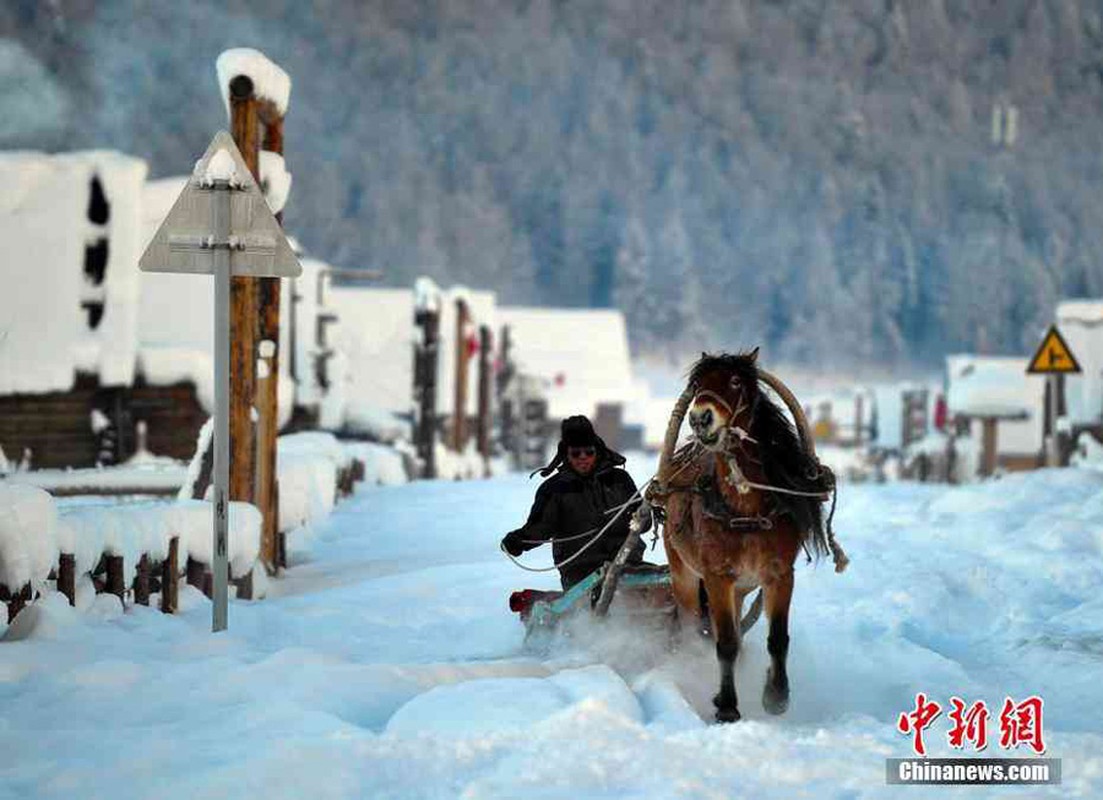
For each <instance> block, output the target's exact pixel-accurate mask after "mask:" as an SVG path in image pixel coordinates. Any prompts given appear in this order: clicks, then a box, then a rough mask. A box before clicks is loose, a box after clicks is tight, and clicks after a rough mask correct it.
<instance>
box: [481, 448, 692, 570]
mask: <svg viewBox="0 0 1103 800" xmlns="http://www.w3.org/2000/svg"><path fill="white" fill-rule="evenodd" d="M692 463H693V459H692V458H690V459H688V460H687V461H686V463H685V464H683V465H682V466H681V467H679V468H678V469H677V470H676V471H675V472H674V474H673V475H671V476H670V477H672V478H673V477H674V476H675V475H677V474H678V473H680V472H681V471H682V470H684V469H685V468H686V467H688V466H689V465H690V464H692ZM654 480H655V476H654V475H652V476H651V477H650V478H648V479H647V480H646V481H644V482H643V484H642V485H641V486H640V488H638V489H636V491H635V493H634V494H633V495H632V496H631V497H630V498H628V500H627V501H626V502H624V503H622V504H621V505H619V506H613V508H609V509H606V510H605V513H606V514H609V513H612V512H613V511H616V512H617V513H616V514H615V515H614V516H613V518H612V519H611V520H609V521H608V522H606V523H605V525H604V526H603V527H602V528H601V529H600V530H598V529H597V528H591V529H590V530H588V531H586V532H585V533H579V534H576V535H574V536H570V537H566V538H555V539H540V540H535V539H522V540H521V541H523V542H526V543H528V544H533V543H536V544H550V543H552V542H570V541H574V540H575V539H581V538H582V537H584V536H588V535H589V534H590V533H593V531H595V530H596V531H597V533H596V534H594V538H593V539H591V540H590V541H588V542H586V544H584V545H582V547H581V548H580V549H579V550H578V552H576V553H575V554H574V555H572V556H571V557H570V558H568V559H566V560H565V561H560V562H559V563H553V564H552V565H551V566H550V567H543V568H539V567H526V566H525V565H524V564H522V563H521V562H520V561H518V560H517V558H516V557H515V556H514V555H513V554H511V553H509V552H508V551H507V550H506V548H505V545H499V549H500V550H501V551H502V552H503V553H505V554H506V558H508V559H509V560H510V561H512V562H513V563H514V564H516V565H517V566H518V567H520V568H521V569H523V570H525V572H552V571H553V570H557V569H559V568H560V567H565V566H566V565H567V564H570V563H571V562H572V561H574V560H575V559H576V558H578V557H579V556H580V555H582V554H583V553H584V552H586V550H588V549H589V548H590V547H591V546H592V545H593V544H594V542H596V541H597V540H598V539H600V538H601V537H602V535H603V534H604V533H605V531H607V530H609V528H611V527H612V525H613V523H614V522H616V521H617V520H618V519H620V517H621V515H622V514H623V513H624V512H625V511H626V510H627V508H628V506H630V505H631V504H632V503H634V502H635V501H636V500H637V499H643V493H644V490H645V489H647V488H648V487H649V486H650V485H651V484H652V482H653V481H654ZM645 505H646V507H647V508H649V509H650V503H647V502H646V501H645Z"/></svg>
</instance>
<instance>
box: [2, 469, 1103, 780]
mask: <svg viewBox="0 0 1103 800" xmlns="http://www.w3.org/2000/svg"><path fill="white" fill-rule="evenodd" d="M633 466H634V468H635V469H634V472H635V474H636V475H637V477H638V478H642V477H646V475H647V474H649V471H650V467H651V465H650V464H646V463H638V462H637V463H635V464H634V465H633ZM535 486H536V481H535V480H533V481H531V482H530V481H528V480H526V479H525V478H524V477H523V476H516V475H511V476H506V477H502V478H497V479H494V480H489V481H469V482H459V483H454V482H447V481H439V482H419V483H414V484H409V485H404V486H387V487H361V488H360V489H359V491H358V493H357V494H356V496H355V497H354V498H352V500H351V501H349V502H345V503H342V504H340V505H338V506H337V508H336V509H335V510H334V512H333V514H332V516H330V517H329V518H328V519H327V520H326V521H324V522H321V523H319V524H317V525H315V526H313V541H311V542H306V541H303V540H293V541H292V543H291V544H292V547H297V548H299V549H297V550H293V552H292V557H293V567H292V568H291V569H290V570H289V571H288V572H287V573H286V576H285V577H283V578H281V579H280V580H277V581H274V582H273V583H272V585H271V586H270V587H269V597H268V599H267V600H264V601H261V602H244V601H234V602H233V603H232V606H231V609H230V629H229V631H228V632H226V633H223V634H219V635H216V636H212V635H211V633H210V632H209V626H210V606H209V605H208V604H207V602H206V601H205V600H203V599H201V598H197V597H195V596H194V595H193V594H188V595H187V596H186V598H187V599H186V603H185V608H186V610H185V612H184V613H182V614H180V615H178V616H173V617H167V616H164V615H161V614H160V613H158V612H156V611H154V610H151V609H147V608H144V607H133V608H129V609H128V610H127V611H126V613H125V614H122V613H120V612H119V609H118V608H117V606H111V605H110V604H107V603H102V604H96V605H94V606H93V607H92V609H91V610H90V611H88V612H85V613H83V614H80V613H78V612H75V611H73V610H71V609H70V608H69V607H68V606H67V605H64V604H63V603H61V602H58V598H57V596H56V595H54V596H47V597H46V598H44V599H43V600H41V601H39V603H38V606H37V611H36V612H35V614H36V618H35V619H34V620H31V621H32V622H33V623H34V624H33V625H31V624H26V625H24V626H23V627H24V630H23V631H22V634H29V635H28V637H27V638H25V639H22V640H19V641H6V642H0V709H3V712H2V713H0V754H2V755H0V796H2V797H63V796H64V797H112V798H120V797H148V796H154V795H155V796H158V797H181V798H192V797H216V796H221V797H226V796H247V797H248V796H265V797H303V796H308V797H312V798H329V797H334V798H336V797H341V798H345V797H348V798H353V797H370V798H526V800H527V799H529V798H583V797H585V798H614V797H616V798H682V797H686V798H735V797H749V798H756V800H757V799H758V798H792V797H802V796H806V797H812V796H815V797H818V798H822V797H840V798H841V797H846V798H864V797H886V796H906V797H930V796H939V797H942V796H947V797H960V796H968V797H974V796H1000V797H1002V796H1018V797H1024V796H1029V797H1038V796H1052V797H1099V796H1100V795H1103V756H1101V755H1100V753H1101V752H1103V724H1101V722H1100V719H1099V713H1100V709H1101V708H1103V682H1101V681H1100V678H1099V676H1100V675H1101V674H1103V670H1101V667H1103V597H1101V596H1100V587H1101V586H1103V558H1101V556H1103V474H1100V473H1098V472H1094V471H1089V470H1078V469H1068V470H1061V471H1054V470H1051V471H1040V472H1036V473H1032V474H1016V475H1011V476H1008V477H1005V478H1003V479H1001V480H999V481H994V482H987V483H983V484H977V485H972V486H967V487H957V488H949V487H945V486H935V485H914V484H885V485H871V484H863V485H848V486H843V488H842V491H841V493H840V501H839V510H838V514H837V517H836V528H837V530H838V532H839V536H840V538H841V540H842V542H843V543H844V545H845V546H846V548H847V550H848V553H849V554H850V556H851V558H852V564H851V567H850V569H849V570H848V571H847V572H846V573H845V574H844V575H842V576H839V575H836V574H834V573H833V572H832V570H831V568H830V564H829V562H824V563H821V564H819V565H806V564H803V563H802V564H801V565H799V567H798V574H797V586H796V591H795V595H794V602H793V611H792V615H791V626H790V629H791V630H790V632H791V635H792V644H791V648H790V659H789V665H790V680H791V683H792V689H793V695H792V705H791V708H790V710H789V712H788V713H787V714H786V715H784V716H782V717H770V716H768V715H766V714H765V712H764V711H763V710H762V707H761V703H760V700H759V698H760V695H761V687H762V680H763V675H764V672H765V667H766V663H767V658H766V656H765V643H764V639H765V626H764V625H763V624H762V623H759V625H758V626H756V628H755V629H754V630H753V631H752V632H751V633H750V634H749V636H748V638H747V641H746V648H745V650H744V653H743V654H742V656H741V658H740V663H739V666H738V670H737V673H738V688H739V691H740V706H741V710H742V712H743V714H744V720H743V721H742V722H739V723H737V724H735V725H730V726H718V725H712V724H708V723H707V720H708V719H710V718H711V712H712V709H711V704H710V701H709V698H710V697H711V695H712V693H713V692H714V690H715V686H716V674H717V670H716V665H715V661H714V658H713V655H712V653H711V652H710V650H711V648H710V647H708V646H706V645H704V644H703V643H698V642H695V641H694V642H684V643H683V645H682V647H681V649H679V650H678V651H677V652H675V653H670V652H668V651H667V650H666V648H665V646H664V645H665V643H666V640H665V637H664V636H662V635H661V634H658V633H656V632H652V631H648V630H645V629H640V628H636V627H632V626H630V625H628V624H626V623H625V621H624V620H623V619H619V620H618V619H614V620H613V621H612V623H611V624H607V625H605V626H601V625H599V624H597V623H595V622H592V621H589V620H583V621H582V622H580V623H578V624H576V625H575V626H573V627H572V628H571V634H572V635H571V636H570V637H567V638H561V639H559V640H557V641H555V642H553V644H552V646H551V648H550V649H549V650H548V651H546V652H543V653H529V652H526V651H525V650H524V649H523V648H522V639H523V631H522V628H521V626H520V623H519V622H518V621H517V619H516V618H515V617H514V615H513V614H511V613H510V611H509V609H508V608H507V598H508V596H509V593H510V591H511V590H513V589H517V588H521V587H523V586H531V587H537V588H541V587H553V586H555V585H556V584H557V580H556V578H555V576H554V573H552V574H539V575H537V574H531V573H522V572H520V571H519V570H518V569H517V568H516V567H514V566H513V565H512V564H511V563H510V562H508V561H507V560H506V559H505V557H504V556H503V555H502V554H501V553H500V552H499V550H498V547H497V543H498V540H499V538H500V537H501V535H502V534H503V533H504V532H505V531H507V530H509V529H511V528H513V527H515V526H516V525H517V524H519V523H520V522H521V521H522V519H523V517H524V514H525V513H526V511H527V509H528V504H529V501H530V500H531V497H532V493H533V491H534V490H535ZM307 545H309V547H308V548H307ZM545 549H546V548H545ZM661 549H662V548H661V545H660V546H659V548H658V549H657V550H656V551H655V553H654V554H652V555H658V554H659V553H661ZM524 561H525V563H526V564H528V565H530V566H546V565H547V564H548V563H549V561H548V554H547V553H544V552H542V551H540V550H538V551H534V552H533V553H530V554H527V555H526V556H525V559H524ZM28 629H29V630H28ZM916 692H924V693H925V694H927V696H928V697H930V698H932V699H935V700H936V701H937V702H939V703H941V704H942V705H943V707H944V708H945V707H948V705H949V700H950V697H951V696H953V695H956V696H959V697H961V698H963V699H965V700H966V701H967V702H972V701H974V700H984V701H985V702H987V704H988V707H989V709H990V711H991V714H992V718H991V719H990V722H989V726H990V730H989V738H990V744H989V748H988V750H987V751H986V752H985V753H984V755H985V756H1005V755H1013V756H1025V755H1028V753H1027V752H1024V751H1023V750H1018V751H1013V752H1006V751H1004V750H1002V749H1001V748H1000V747H999V746H998V738H999V737H998V727H997V722H996V718H997V717H998V714H999V708H1000V706H1001V704H1002V703H1003V700H1004V698H1005V696H1010V697H1012V698H1015V699H1016V700H1022V699H1025V698H1026V697H1027V696H1029V695H1033V694H1037V695H1040V696H1041V697H1042V698H1044V700H1045V716H1044V734H1045V742H1046V745H1047V747H1048V750H1047V753H1046V755H1047V756H1049V757H1054V758H1061V759H1062V761H1063V776H1062V777H1063V783H1062V785H1060V786H1054V787H1029V788H1024V789H1012V788H1010V787H967V788H956V789H955V788H950V787H939V788H937V789H935V790H934V791H931V790H929V789H928V790H923V789H915V788H908V787H890V786H886V785H885V758H887V757H905V756H909V755H911V746H910V737H908V736H904V735H901V734H900V733H898V732H897V731H896V729H895V723H896V719H897V717H898V715H899V714H900V713H901V712H905V711H910V710H911V709H912V707H913V703H914V696H915V693H916ZM703 720H706V721H703ZM948 728H949V724H948V723H947V722H946V712H944V713H943V715H942V716H941V717H939V718H938V719H937V720H936V721H935V722H934V724H933V725H932V726H931V728H930V729H928V732H927V735H926V743H927V748H928V752H929V754H931V755H936V756H949V755H958V754H959V753H958V752H957V751H951V749H950V748H949V746H948V745H947V743H946V732H947V730H948ZM960 754H961V755H971V754H972V753H970V751H969V750H966V751H965V752H964V753H960Z"/></svg>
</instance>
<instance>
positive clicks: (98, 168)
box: [0, 150, 147, 394]
mask: <svg viewBox="0 0 1103 800" xmlns="http://www.w3.org/2000/svg"><path fill="white" fill-rule="evenodd" d="M146 171H147V168H146V164H145V162H144V161H142V160H141V159H137V158H132V157H130V156H126V155H123V154H121V153H116V152H112V151H104V150H95V151H83V152H74V153H66V154H61V155H46V154H43V153H35V152H10V153H0V181H3V185H4V192H3V197H0V237H2V238H3V241H4V251H3V255H2V256H0V259H2V261H0V263H2V264H3V275H4V276H5V277H6V278H8V280H7V281H5V287H4V291H3V292H0V394H8V393H13V392H29V393H43V392H50V391H66V390H68V389H69V388H71V386H72V384H73V379H74V377H75V374H76V372H77V371H78V370H80V371H85V372H90V373H95V374H98V375H99V378H100V381H101V383H102V384H104V385H106V386H117V385H125V384H129V383H130V382H131V381H132V379H133V375H134V357H135V348H136V338H135V326H136V324H137V314H136V311H137V309H136V303H135V301H136V298H137V292H138V270H137V263H138V256H139V255H140V249H141V244H142V242H141V233H140V230H141V226H140V214H141V210H140V209H141V190H142V185H143V183H144V181H145V176H146ZM94 178H98V180H99V184H100V186H101V187H102V191H103V195H104V197H105V199H106V201H107V204H108V205H107V218H106V220H104V219H100V220H97V221H94V220H92V219H91V218H90V216H89V208H90V202H91V199H92V196H93V195H92V191H93V190H92V186H93V179H94ZM101 240H102V241H105V242H106V260H105V266H104V269H103V270H102V272H100V271H99V270H94V271H91V270H88V269H87V268H86V267H87V265H86V258H87V255H86V247H96V246H97V245H100V246H101V248H102V244H101ZM100 252H103V251H102V249H101V251H100ZM83 304H95V305H96V306H100V304H102V310H103V313H102V317H101V318H100V319H99V320H98V323H96V325H95V327H93V326H92V323H91V321H90V320H91V317H90V314H89V311H88V310H86V308H85V306H84V305H83Z"/></svg>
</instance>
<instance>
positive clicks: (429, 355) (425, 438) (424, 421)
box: [414, 277, 440, 479]
mask: <svg viewBox="0 0 1103 800" xmlns="http://www.w3.org/2000/svg"><path fill="white" fill-rule="evenodd" d="M414 298H415V305H414V323H415V324H416V325H417V326H418V327H419V328H421V342H420V343H418V344H416V345H414V397H415V398H417V403H418V413H417V430H416V431H415V434H414V441H415V442H416V445H417V456H418V459H419V460H420V462H421V477H423V478H430V479H431V478H435V477H437V461H436V430H437V362H438V356H439V352H440V290H439V289H438V288H437V285H436V284H435V283H433V281H432V280H430V279H429V278H424V277H423V278H418V279H417V281H415V282H414Z"/></svg>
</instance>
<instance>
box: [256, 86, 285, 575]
mask: <svg viewBox="0 0 1103 800" xmlns="http://www.w3.org/2000/svg"><path fill="white" fill-rule="evenodd" d="M258 111H259V112H260V117H261V119H262V121H263V122H264V143H263V148H264V149H265V150H268V151H270V152H273V153H276V154H277V155H280V156H282V155H283V117H281V116H280V115H279V111H278V110H277V109H276V104H275V103H273V102H272V101H270V100H269V101H265V102H264V103H261V104H259V108H258ZM276 219H277V221H279V222H280V224H281V225H282V224H283V212H282V211H278V212H276ZM280 280H281V279H280V278H258V279H257V322H258V325H259V328H260V330H259V331H258V334H257V335H258V340H259V341H260V343H261V350H260V352H259V353H258V355H259V357H261V358H263V359H265V360H266V361H267V363H268V377H267V378H265V379H264V380H258V381H257V412H258V413H259V417H260V418H259V419H258V421H257V494H256V504H257V508H259V509H260V513H261V519H262V523H261V525H262V527H261V537H260V558H261V561H262V562H263V563H264V567H265V569H266V570H267V571H268V574H269V575H275V574H276V572H278V570H279V568H280V567H286V566H287V556H286V552H287V548H286V546H285V545H284V544H283V542H281V541H280V536H279V531H278V528H279V519H278V517H279V485H278V482H277V476H278V472H277V466H276V439H277V437H278V436H279V414H280V411H279V397H278V388H279V382H280V380H279V375H280V349H279V345H280ZM281 545H283V546H281Z"/></svg>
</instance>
